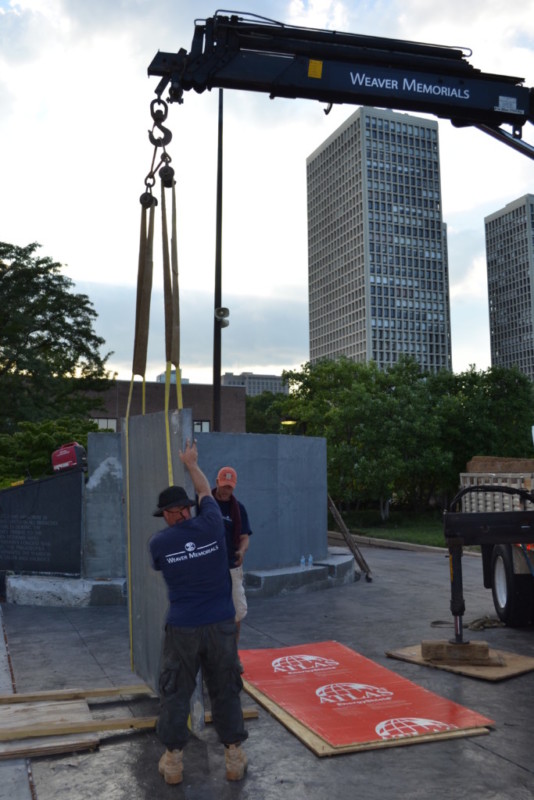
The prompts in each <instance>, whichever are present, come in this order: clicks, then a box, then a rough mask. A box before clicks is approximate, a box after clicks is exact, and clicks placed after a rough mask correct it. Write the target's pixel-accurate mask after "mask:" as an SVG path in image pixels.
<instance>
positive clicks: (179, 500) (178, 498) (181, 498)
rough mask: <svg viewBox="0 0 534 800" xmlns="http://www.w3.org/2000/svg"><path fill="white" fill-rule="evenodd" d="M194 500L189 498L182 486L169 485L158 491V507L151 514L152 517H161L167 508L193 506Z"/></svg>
mask: <svg viewBox="0 0 534 800" xmlns="http://www.w3.org/2000/svg"><path fill="white" fill-rule="evenodd" d="M194 505H195V501H194V500H190V499H189V497H188V496H187V492H186V491H185V489H184V488H183V486H169V487H168V488H167V489H164V490H163V491H162V492H160V495H159V498H158V507H157V508H156V510H155V511H154V513H153V514H152V516H153V517H162V516H163V512H164V511H165V510H166V509H167V508H177V507H180V508H185V507H186V506H194Z"/></svg>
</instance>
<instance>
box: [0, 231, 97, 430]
mask: <svg viewBox="0 0 534 800" xmlns="http://www.w3.org/2000/svg"><path fill="white" fill-rule="evenodd" d="M38 247H39V245H37V244H35V243H34V244H30V245H27V246H26V247H16V246H14V245H11V244H6V243H3V242H0V393H1V396H2V403H1V404H0V432H10V431H11V432H12V431H14V430H15V428H16V425H17V423H18V422H20V421H33V422H35V421H39V420H45V419H53V418H59V417H64V416H67V415H68V416H71V415H82V416H85V415H86V414H87V412H88V411H89V410H90V409H91V408H93V407H94V406H95V399H94V396H93V397H92V398H91V397H89V396H88V394H87V392H88V391H96V392H98V391H101V390H103V389H104V388H107V385H108V383H107V380H105V379H106V378H107V377H108V376H107V373H106V361H107V359H108V357H109V354H108V355H106V356H101V355H100V348H101V347H102V346H103V345H104V340H103V339H102V338H100V337H99V336H97V335H96V333H95V331H94V329H93V324H94V321H95V318H96V317H97V314H96V311H95V310H94V308H93V307H92V304H91V302H90V300H89V298H88V297H87V295H84V294H75V293H74V292H73V291H72V287H73V282H72V281H71V280H70V279H69V278H67V277H66V276H65V275H63V274H62V272H61V265H60V264H58V263H57V262H55V261H52V259H51V258H48V257H41V256H39V255H38V254H37V250H38Z"/></svg>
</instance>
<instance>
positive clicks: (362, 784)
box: [0, 547, 534, 800]
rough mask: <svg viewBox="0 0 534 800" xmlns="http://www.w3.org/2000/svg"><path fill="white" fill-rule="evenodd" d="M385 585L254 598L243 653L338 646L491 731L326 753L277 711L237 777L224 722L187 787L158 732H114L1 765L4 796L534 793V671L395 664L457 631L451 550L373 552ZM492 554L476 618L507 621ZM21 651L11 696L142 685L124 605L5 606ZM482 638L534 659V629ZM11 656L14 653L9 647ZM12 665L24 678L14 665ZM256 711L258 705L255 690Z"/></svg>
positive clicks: (208, 735)
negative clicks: (91, 743) (85, 747)
mask: <svg viewBox="0 0 534 800" xmlns="http://www.w3.org/2000/svg"><path fill="white" fill-rule="evenodd" d="M362 553H363V554H364V556H365V559H366V561H367V563H368V564H369V566H370V568H371V570H372V574H373V581H372V582H371V583H368V582H366V581H365V580H363V579H361V580H359V581H355V582H354V583H351V584H349V585H346V586H342V587H338V588H332V589H326V590H322V591H316V592H309V593H302V594H301V593H289V594H285V595H281V596H278V597H271V598H261V597H251V598H250V599H249V614H248V616H247V618H246V620H245V621H244V622H243V624H242V634H241V642H240V644H241V647H242V648H243V649H246V648H254V649H255V648H264V647H267V648H271V647H284V646H291V645H298V644H304V643H312V642H319V641H325V640H335V641H338V642H340V643H342V644H344V645H346V646H348V647H350V648H352V649H353V650H356V651H357V652H359V653H361V654H362V655H363V656H365V657H367V658H369V659H372V660H373V661H375V662H376V663H378V664H380V665H382V666H384V667H386V668H387V669H390V670H392V671H394V672H396V673H398V674H399V675H401V676H403V677H405V678H407V679H408V680H410V681H413V682H414V683H417V684H418V685H420V686H422V687H424V688H426V689H429V690H430V691H432V692H434V693H436V694H438V695H441V696H443V697H445V698H447V699H449V700H452V701H454V702H457V703H460V704H461V705H464V706H466V707H468V708H470V709H472V710H474V711H477V712H479V713H480V714H483V715H484V716H486V717H489V718H490V719H493V720H495V727H494V729H492V730H491V732H490V733H489V735H484V736H475V737H470V738H459V739H451V740H447V741H437V742H436V741H435V742H428V743H424V744H423V743H422V744H414V745H410V746H403V747H389V748H385V749H380V750H371V751H363V752H358V753H352V754H346V755H337V756H333V757H326V758H318V757H317V756H315V755H314V754H313V753H312V752H311V751H310V750H309V749H308V748H307V747H306V746H305V745H304V744H302V743H301V742H300V741H299V740H298V739H297V738H296V737H295V736H294V735H293V734H291V733H290V732H289V731H288V730H286V729H285V728H284V727H283V726H282V725H281V724H280V723H279V722H277V721H276V720H275V719H274V718H273V717H271V716H270V714H269V713H268V712H267V711H265V710H264V709H262V708H259V716H258V718H257V719H252V720H249V721H248V722H247V729H248V731H249V739H248V741H247V742H246V743H245V749H246V752H247V755H248V758H249V771H248V774H247V777H246V779H245V780H244V781H242V782H240V783H229V782H227V781H226V779H225V777H224V775H225V772H224V756H223V751H222V746H221V745H220V744H219V743H218V741H217V737H216V735H215V732H214V730H213V728H212V726H210V725H207V726H206V729H205V731H204V732H203V733H202V736H201V738H200V739H193V740H191V742H190V743H189V744H188V746H187V748H186V751H185V754H184V765H185V774H184V782H183V783H182V784H181V785H179V786H167V785H166V784H165V783H164V781H163V779H162V778H161V776H160V775H159V774H158V771H157V762H158V758H159V756H160V754H161V752H162V748H161V745H160V744H159V742H158V740H157V737H156V735H155V733H154V731H153V730H149V731H142V732H138V731H131V732H125V733H123V732H120V733H117V732H113V733H109V732H108V733H103V734H102V735H101V736H100V746H99V748H98V749H97V750H96V751H93V752H80V753H69V754H66V755H57V756H41V757H35V758H32V759H31V760H26V759H12V760H8V761H0V798H1V800H8V798H9V800H67V799H68V800H93V799H94V798H100V799H101V800H127V799H128V800H141V799H143V800H145V798H163V799H165V798H171V797H174V798H187V800H212V798H213V799H214V800H215V798H216V800H226V799H227V798H240V800H279V798H289V799H290V800H327V798H334V797H335V798H336V800H337V799H338V798H341V799H342V800H344V799H345V798H347V800H348V798H356V797H364V798H365V799H366V800H378V798H380V799H381V800H390V799H391V800H393V798H395V800H408V799H409V800H418V799H419V798H420V799H421V800H451V799H452V798H455V800H463V799H464V798H466V799H467V798H469V799H470V800H473V798H476V799H477V800H478V798H484V800H505V799H506V800H507V799H508V798H512V797H513V798H514V799H517V800H533V798H534V758H533V752H534V750H533V748H534V672H530V673H527V674H525V675H522V676H518V677H515V678H510V679H507V680H504V681H499V682H496V683H491V682H487V681H483V680H477V679H473V678H467V677H462V676H459V675H457V674H454V673H451V672H446V671H443V670H439V669H432V668H429V667H425V666H418V665H416V664H410V663H407V662H403V661H399V660H396V659H391V658H388V657H387V656H386V651H388V650H393V649H398V648H402V647H408V646H409V645H413V644H418V643H420V642H421V641H422V640H428V639H447V638H450V637H451V636H452V635H453V625H452V617H451V615H450V611H449V601H450V596H449V571H448V561H447V557H446V553H445V551H439V550H436V551H426V552H417V551H408V550H390V549H384V548H374V547H363V548H362ZM481 570H482V568H481V563H480V558H478V557H476V556H469V557H468V556H464V558H463V576H464V594H465V601H466V614H465V618H464V621H465V624H466V626H467V625H468V624H469V623H470V622H471V621H473V620H477V619H480V618H483V617H487V616H491V617H494V616H495V613H494V609H493V603H492V599H491V593H490V592H488V591H487V590H485V589H484V588H483V587H482V577H481ZM1 612H2V618H3V627H4V632H5V637H6V640H7V650H6V652H8V653H9V659H7V658H6V657H4V658H3V659H2V657H1V655H2V654H1V651H0V691H1V692H2V693H9V692H11V689H12V682H13V680H14V682H15V688H16V691H17V692H30V691H38V690H51V689H60V688H72V687H76V688H78V687H80V688H95V687H112V686H122V685H127V684H137V683H139V679H138V678H137V676H136V675H135V674H133V673H132V672H131V670H130V660H129V635H128V614H127V609H126V608H125V607H120V606H99V607H89V608H79V609H69V608H46V607H27V606H12V605H6V604H3V605H2V606H1ZM466 635H467V636H468V638H469V639H470V640H471V641H476V640H481V641H487V642H488V643H489V645H490V647H491V648H494V649H498V650H508V651H511V652H513V653H518V654H521V655H525V656H530V657H534V629H533V628H526V629H509V628H503V627H488V628H486V629H483V630H480V631H471V630H466ZM4 655H5V654H4ZM9 662H10V664H11V670H12V673H11V672H10V670H9V668H8V667H9ZM243 705H244V706H247V707H254V708H258V707H257V706H255V703H254V701H253V700H252V699H251V698H250V697H248V696H247V695H246V694H245V693H244V694H243ZM91 710H92V713H93V716H95V717H98V715H102V717H104V716H110V715H111V716H113V715H119V714H120V715H121V716H124V714H125V713H128V712H129V713H131V714H132V715H135V716H145V715H150V714H155V713H157V701H156V700H155V699H151V698H137V699H135V698H134V699H130V700H128V701H125V702H122V703H118V702H116V701H109V700H107V701H106V702H105V703H102V702H101V701H99V702H98V703H95V704H93V703H91Z"/></svg>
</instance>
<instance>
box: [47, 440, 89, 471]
mask: <svg viewBox="0 0 534 800" xmlns="http://www.w3.org/2000/svg"><path fill="white" fill-rule="evenodd" d="M52 468H53V470H54V472H62V471H63V470H66V469H76V468H78V469H87V453H86V452H85V447H82V445H81V444H78V442H69V443H68V444H62V445H61V447H60V448H59V450H54V452H53V453H52Z"/></svg>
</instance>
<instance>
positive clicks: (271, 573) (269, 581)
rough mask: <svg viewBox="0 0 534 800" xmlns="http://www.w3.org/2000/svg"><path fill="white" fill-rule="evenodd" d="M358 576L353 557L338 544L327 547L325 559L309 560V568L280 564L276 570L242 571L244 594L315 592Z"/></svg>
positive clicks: (264, 595)
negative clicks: (337, 545) (310, 564)
mask: <svg viewBox="0 0 534 800" xmlns="http://www.w3.org/2000/svg"><path fill="white" fill-rule="evenodd" d="M359 577H360V573H359V572H356V571H355V567H354V557H353V556H352V555H351V554H350V553H347V550H346V549H345V548H342V547H329V548H328V555H327V556H326V558H320V559H317V560H315V561H314V562H313V566H311V567H300V566H297V567H281V568H280V569H269V570H253V571H251V572H245V589H246V593H247V595H248V596H250V597H253V596H254V595H261V596H262V597H272V596H275V595H277V594H282V593H284V592H315V591H319V590H320V589H329V588H330V587H332V586H342V585H343V584H345V583H352V582H353V581H354V580H357V579H358V578H359Z"/></svg>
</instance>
